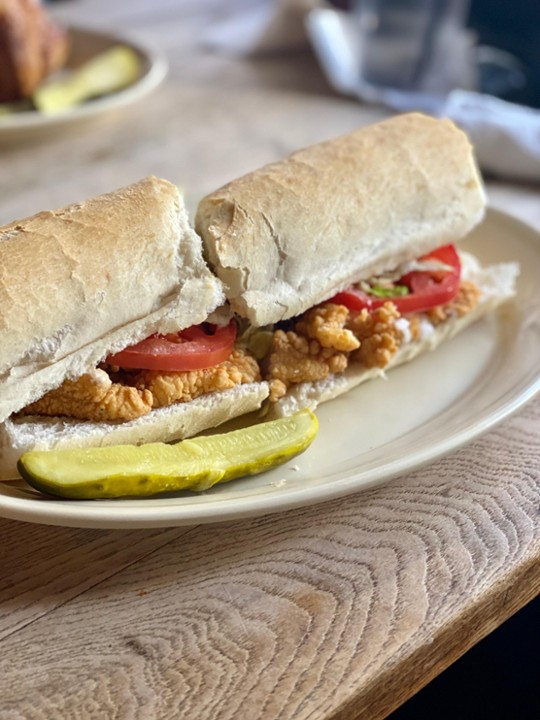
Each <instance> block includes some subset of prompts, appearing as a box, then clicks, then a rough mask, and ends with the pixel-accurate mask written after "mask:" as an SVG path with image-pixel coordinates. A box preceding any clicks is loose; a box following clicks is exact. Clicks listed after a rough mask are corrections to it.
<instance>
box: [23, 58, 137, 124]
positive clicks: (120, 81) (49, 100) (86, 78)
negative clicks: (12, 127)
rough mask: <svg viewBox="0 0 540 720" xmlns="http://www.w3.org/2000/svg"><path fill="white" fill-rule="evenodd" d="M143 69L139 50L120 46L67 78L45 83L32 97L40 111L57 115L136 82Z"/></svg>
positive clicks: (94, 59) (86, 64) (90, 61)
mask: <svg viewBox="0 0 540 720" xmlns="http://www.w3.org/2000/svg"><path fill="white" fill-rule="evenodd" d="M140 72H141V63H140V59H139V56H138V55H137V53H136V52H134V51H133V50H131V48H128V47H126V46H125V45H118V46H117V47H113V48H111V49H110V50H106V51H105V52H104V53H101V54H100V55H97V56H96V57H95V58H93V59H92V60H89V61H88V62H87V63H85V64H84V65H82V66H81V67H80V68H79V69H78V70H75V71H73V72H72V73H71V74H70V75H69V76H68V77H67V78H65V79H64V80H57V81H56V82H51V83H47V84H45V85H42V86H41V87H40V88H38V90H36V92H35V93H34V95H33V97H32V100H33V103H34V105H35V107H36V109H37V110H39V111H40V112H42V113H44V114H46V115H53V114H54V113H58V112H63V111H64V110H68V109H69V108H72V107H74V106H76V105H80V104H81V103H82V102H84V101H85V100H89V99H90V98H93V97H97V96H98V95H107V94H108V93H112V92H115V91H116V90H121V89H122V88H123V87H126V86H127V85H131V84H132V83H133V82H135V80H137V78H138V77H139V75H140Z"/></svg>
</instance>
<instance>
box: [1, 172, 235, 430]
mask: <svg viewBox="0 0 540 720" xmlns="http://www.w3.org/2000/svg"><path fill="white" fill-rule="evenodd" d="M0 273H1V275H0V333H1V338H2V342H1V343H0V422H1V421H3V420H5V419H6V418H7V417H9V416H10V415H11V414H12V413H14V412H17V411H18V410H20V409H21V408H23V407H25V406H26V405H28V404H29V403H31V402H33V401H34V400H36V399H38V398H39V397H41V396H42V395H44V394H45V393H46V392H48V391H49V390H51V389H53V388H55V387H58V386H59V385H61V384H62V382H63V381H64V380H65V379H66V378H76V377H79V376H80V375H82V374H83V373H85V372H88V371H90V370H92V369H93V368H95V367H96V365H97V364H98V363H99V362H100V361H101V360H103V358H104V357H106V356H107V355H108V354H110V353H113V352H116V351H118V350H121V349H123V348H124V347H126V346H128V345H131V344H134V343H136V342H138V341H139V340H142V339H143V338H146V337H148V336H149V335H151V334H152V333H155V332H161V333H167V332H175V331H177V330H180V329H183V328H186V327H189V326H190V325H195V324H198V323H201V322H204V321H205V320H207V318H208V315H209V314H210V313H211V312H212V311H213V310H214V309H215V308H216V307H217V306H218V305H220V304H221V303H222V302H223V291H222V286H221V283H220V281H219V280H218V279H217V278H216V277H214V276H213V275H212V273H211V272H210V271H209V269H208V267H207V266H206V264H205V262H204V260H203V258H202V253H201V241H200V238H198V237H197V235H196V234H195V233H194V232H193V230H192V229H191V227H190V226H189V223H188V219H187V215H186V211H185V208H184V204H183V201H182V197H181V195H180V193H179V191H178V189H177V188H176V187H175V186H174V185H172V184H171V183H169V182H167V181H166V180H159V179H157V178H152V177H150V178H146V179H145V180H142V181H140V182H137V183H135V184H133V185H131V186H129V187H127V188H124V189H122V190H118V191H116V192H112V193H108V194H106V195H101V196H99V197H96V198H93V199H90V200H86V201H85V202H82V203H77V204H75V205H71V206H69V207H66V208H64V209H62V210H57V211H50V212H42V213H39V214H38V215H35V216H33V217H31V218H28V219H27V220H21V221H19V222H14V223H11V224H10V225H7V226H5V227H3V228H1V229H0Z"/></svg>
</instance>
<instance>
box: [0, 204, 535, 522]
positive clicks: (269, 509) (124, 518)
mask: <svg viewBox="0 0 540 720" xmlns="http://www.w3.org/2000/svg"><path fill="white" fill-rule="evenodd" d="M488 215H489V216H490V217H491V219H492V220H493V221H496V220H497V218H499V219H500V220H502V221H510V222H511V223H512V224H513V225H514V226H517V227H519V229H520V231H521V232H522V233H525V234H528V235H529V236H531V235H532V236H534V238H535V240H536V242H537V243H539V245H540V231H538V230H537V229H536V228H535V227H533V226H532V225H529V224H528V223H526V222H524V221H522V220H521V219H519V218H516V217H515V216H513V215H510V214H508V213H506V212H504V211H502V210H499V209H496V208H492V207H489V208H488V212H487V213H486V217H487V216H488ZM538 252H539V255H540V247H539V249H538ZM516 385H517V387H518V390H517V391H514V386H512V388H511V389H509V390H507V391H506V392H505V394H503V396H502V397H501V398H498V399H497V400H498V402H497V404H496V406H495V407H494V408H493V409H491V410H488V412H486V413H484V412H481V415H480V417H477V415H473V416H472V417H471V418H470V422H468V423H467V424H466V426H465V427H463V428H462V429H460V430H459V431H458V432H454V433H452V434H451V435H450V436H449V437H448V438H443V439H442V440H440V441H438V442H436V443H435V444H434V445H428V446H426V447H425V448H422V449H421V450H420V451H418V450H416V451H415V452H414V453H411V454H410V455H408V456H405V457H399V458H393V459H392V460H391V461H390V462H389V463H385V464H384V465H383V466H381V467H380V468H375V469H372V470H371V471H370V473H369V477H368V478H367V479H363V480H362V481H361V486H360V487H358V486H357V485H358V472H357V470H356V469H355V471H353V473H352V474H351V473H350V472H349V473H348V474H346V475H345V476H344V477H342V478H340V479H339V480H337V481H333V482H332V483H330V484H329V483H322V484H317V485H314V486H312V487H307V488H306V487H302V486H298V487H294V486H291V485H289V486H288V487H287V490H286V491H285V493H284V494H279V493H273V494H271V493H269V494H261V493H255V494H250V493H249V492H247V493H243V494H242V495H238V496H236V497H234V498H232V497H228V498H220V497H219V495H216V496H215V497H213V499H212V501H210V502H209V503H206V502H203V503H199V504H192V505H190V504H185V505H169V506H167V505H160V506H150V507H146V508H144V509H142V508H138V507H132V506H129V507H128V508H126V507H125V506H122V505H120V503H121V502H122V500H120V501H112V504H111V505H110V507H105V508H104V507H103V506H102V505H101V504H100V505H99V506H96V505H93V502H94V501H69V500H61V499H59V498H58V499H57V498H53V499H51V501H49V500H48V499H47V498H45V497H43V498H37V499H29V498H21V497H14V496H11V495H5V494H3V493H2V492H0V517H5V518H8V519H12V520H22V521H26V522H34V523H41V524H50V525H60V526H67V527H81V528H82V527H85V528H100V529H130V528H159V527H181V526H194V525H199V524H203V523H215V522H227V521H231V520H238V519H243V518H250V517H259V516H262V515H267V514H271V513H275V512H285V511H287V510H292V509H294V508H300V507H307V506H310V505H314V504H317V503H320V502H326V501H329V500H334V499H338V498H340V497H345V496H347V495H351V494H356V493H358V492H362V491H364V490H368V489H371V488H373V487H375V486H379V485H383V484H385V483H386V482H388V481H390V480H391V479H393V478H395V477H397V476H399V475H405V474H407V473H410V472H413V471H415V470H418V469H420V468H422V467H424V466H425V465H427V464H429V463H432V462H434V461H435V460H437V459H438V458H441V457H443V456H444V455H447V454H448V453H450V452H452V451H454V450H457V449H458V448H460V447H463V446H464V445H466V444H469V443H470V442H472V441H473V440H476V439H477V438H479V437H480V436H481V435H483V434H484V433H486V432H488V431H489V430H490V429H492V428H493V427H494V426H495V425H497V424H499V423H500V422H502V421H503V420H504V419H506V418H507V417H509V416H510V415H512V414H513V413H515V412H516V411H517V410H519V409H520V408H521V407H523V406H524V405H525V404H526V403H527V402H529V401H530V400H532V398H533V397H534V396H535V395H536V394H538V393H539V392H540V369H539V371H538V372H537V373H536V375H535V376H534V377H533V378H532V379H530V380H529V381H528V382H526V384H525V386H524V387H521V388H520V382H519V380H518V381H517V383H516ZM509 393H510V397H509V398H507V399H504V397H505V395H508V394H509ZM471 423H472V425H473V428H472V431H471V427H470V426H471ZM354 473H356V474H354ZM6 484H7V483H6ZM1 485H2V484H1V483H0V487H1ZM235 500H238V501H240V506H239V507H238V505H235V503H234V501H235ZM50 502H53V503H56V505H52V506H51V504H50ZM99 502H100V503H102V502H104V501H99ZM133 502H136V503H139V502H141V503H143V502H145V501H144V500H133ZM64 503H65V505H64ZM63 505H64V507H62V506H63ZM66 510H67V512H65V511H66ZM111 510H112V512H111Z"/></svg>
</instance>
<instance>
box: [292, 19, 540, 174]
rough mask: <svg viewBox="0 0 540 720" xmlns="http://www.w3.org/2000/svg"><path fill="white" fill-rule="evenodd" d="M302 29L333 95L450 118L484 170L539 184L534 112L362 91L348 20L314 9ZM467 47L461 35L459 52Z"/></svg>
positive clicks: (496, 103) (467, 99)
mask: <svg viewBox="0 0 540 720" xmlns="http://www.w3.org/2000/svg"><path fill="white" fill-rule="evenodd" d="M306 24H307V29H308V33H309V37H310V40H311V43H312V45H313V48H314V50H315V52H316V55H317V57H318V59H319V62H320V64H321V66H322V68H323V70H324V72H325V74H326V76H327V78H328V80H329V82H330V84H331V85H332V86H333V87H334V89H335V90H337V91H338V92H340V93H344V94H346V95H353V96H356V97H358V98H360V99H362V100H366V101H368V102H376V103H379V104H383V105H386V106H387V107H389V108H392V109H394V110H399V111H407V110H422V111H424V112H428V113H430V114H432V115H436V116H439V117H449V118H451V119H452V120H454V121H455V122H456V123H457V124H458V125H460V126H461V127H462V128H463V129H464V130H465V132H467V134H468V135H469V137H470V138H471V140H472V142H473V144H474V146H475V150H476V155H477V158H478V162H479V164H480V166H481V167H482V168H483V169H484V170H485V171H488V172H492V173H495V174H497V175H499V176H501V177H509V178H512V179H515V180H533V181H539V180H540V111H539V110H533V109H531V108H527V107H524V106H522V105H515V104H513V103H509V102H505V101H504V100H500V99H498V98H495V97H492V96H490V95H482V94H480V93H477V92H473V91H471V90H453V91H451V92H450V93H448V94H447V95H443V96H436V95H430V94H427V93H407V92H402V91H396V90H386V89H377V88H372V87H366V86H365V85H362V83H361V81H360V79H359V77H358V75H359V73H358V67H359V63H358V60H357V58H358V36H357V33H356V32H355V30H354V27H353V24H352V23H351V21H350V16H349V15H348V14H347V13H344V12H339V11H336V10H330V9H321V10H313V11H312V12H310V13H309V15H308V16H307V19H306ZM467 42H468V39H467V35H466V33H465V34H464V36H463V50H464V51H465V50H466V47H467Z"/></svg>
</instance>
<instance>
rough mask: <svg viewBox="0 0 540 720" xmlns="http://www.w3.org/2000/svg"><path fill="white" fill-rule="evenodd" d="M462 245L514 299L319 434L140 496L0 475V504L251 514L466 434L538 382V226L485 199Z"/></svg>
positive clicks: (372, 389) (30, 508) (353, 480)
mask: <svg viewBox="0 0 540 720" xmlns="http://www.w3.org/2000/svg"><path fill="white" fill-rule="evenodd" d="M463 246H464V248H465V249H471V250H472V249H474V253H475V254H476V255H477V256H478V257H479V258H480V260H481V261H482V262H483V263H496V262H504V261H510V260H516V261H518V262H519V263H520V265H521V276H520V278H519V282H518V293H517V298H516V301H515V302H512V303H508V304H507V305H506V306H504V307H503V308H501V309H500V310H499V311H498V312H497V313H495V314H493V315H491V316H490V317H488V318H484V319H483V320H481V321H480V322H479V323H477V324H476V325H473V326H472V327H470V328H468V329H467V330H465V331H464V332H463V333H462V334H461V335H458V336H457V337H456V338H454V339H453V340H451V341H449V342H448V343H446V344H445V345H442V346H441V347H439V348H438V349H437V350H436V351H435V352H433V353H429V354H427V355H423V356H420V357H419V358H417V359H415V360H414V361H413V362H411V363H410V364H409V365H405V366H403V367H399V368H396V369H395V370H392V371H391V372H389V373H388V380H387V381H385V380H373V381H371V382H368V383H366V384H365V385H361V386H359V387H358V388H356V389H355V390H353V391H351V392H350V393H348V394H347V395H345V396H342V397H341V398H338V399H336V400H333V401H332V402H330V403H327V404H326V405H323V406H321V407H320V408H319V409H318V412H317V415H318V417H319V421H320V431H319V436H318V437H317V439H316V440H315V442H314V444H313V445H312V447H311V448H310V449H309V450H308V451H307V452H306V453H304V455H301V456H300V457H298V458H295V459H294V460H293V461H291V462H290V463H288V464H286V465H283V466H281V467H280V468H277V469H276V470H273V471H271V472H268V473H265V474H263V475H259V476H257V477H253V478H247V479H243V480H235V481H233V482H230V483H227V484H225V485H221V486H216V487H215V488H213V489H212V490H209V491H208V492H206V493H202V494H190V493H180V494H177V495H174V496H169V497H161V498H155V499H150V500H107V501H103V500H91V501H69V500H51V499H49V498H46V497H45V496H40V495H39V494H38V493H37V492H35V491H33V490H32V489H30V488H28V487H27V486H26V485H25V483H23V482H22V481H20V482H18V483H14V482H11V483H3V484H1V483H0V515H2V516H4V517H8V518H13V519H19V520H26V521H30V522H39V523H49V524H53V525H67V526H75V527H93V528H134V527H164V526H174V525H191V524H197V523H202V522H215V521H218V520H229V519H232V518H239V517H250V516H254V515H263V514H265V513H270V512H275V511H278V510H286V509H288V508H293V507H299V506H303V505H309V504H312V503H317V502H321V501H322V500H328V499H330V498H335V497H340V496H343V495H347V494H350V493H353V492H357V491H359V490H362V489H365V488H367V487H373V486H374V485H377V484H380V483H383V482H385V481H387V480H389V479H390V478H392V477H394V476H396V475H399V474H402V473H405V472H408V471H410V470H413V469H415V468H418V467H419V466H421V465H423V464H425V463H427V462H430V461H432V460H434V459H435V458H437V457H439V456H441V455H443V454H445V453H448V452H450V451H451V450H454V449H455V448H458V447H459V446H461V445H463V444H465V443H467V442H469V441H471V440H472V439H473V438H475V437H477V436H478V435H479V434H480V433H482V432H485V431H486V430H488V429H489V428H490V427H492V426H493V425H495V423H498V422H500V421H501V420H502V419H503V418H505V417H506V416H507V415H509V414H510V413H512V412H514V411H515V410H516V409H517V408H519V407H520V406H521V405H523V403H525V402H526V401H527V400H529V399H530V398H531V397H532V396H533V395H534V394H535V393H536V392H537V391H538V390H540V363H539V358H540V293H539V292H538V278H539V277H540V236H539V234H538V233H537V232H536V231H535V230H533V229H532V228H529V227H528V226H526V225H524V224H522V223H521V222H519V221H518V220H515V219H513V218H511V217H509V216H507V215H504V214H503V213H501V212H497V211H494V210H490V211H489V212H488V214H487V217H486V219H485V221H484V222H483V223H482V225H481V226H480V227H479V228H477V229H476V230H475V232H474V233H473V234H472V235H471V237H470V238H469V239H467V241H466V242H464V243H463Z"/></svg>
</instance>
